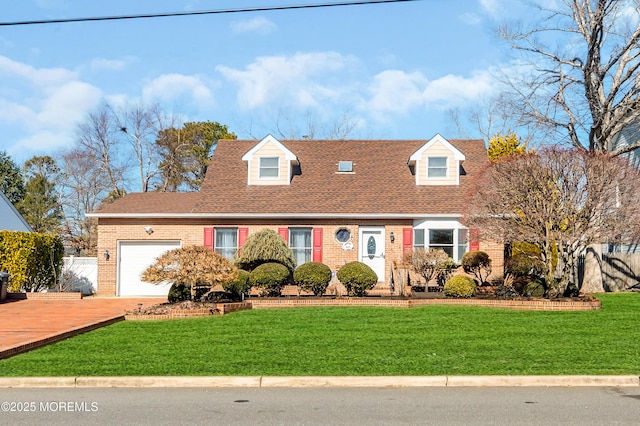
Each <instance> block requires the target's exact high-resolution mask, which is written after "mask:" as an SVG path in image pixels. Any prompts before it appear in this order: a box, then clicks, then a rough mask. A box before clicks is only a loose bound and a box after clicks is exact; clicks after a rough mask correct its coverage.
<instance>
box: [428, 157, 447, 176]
mask: <svg viewBox="0 0 640 426" xmlns="http://www.w3.org/2000/svg"><path fill="white" fill-rule="evenodd" d="M427 177H428V178H446V177H447V157H429V158H427Z"/></svg>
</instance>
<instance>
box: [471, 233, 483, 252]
mask: <svg viewBox="0 0 640 426" xmlns="http://www.w3.org/2000/svg"><path fill="white" fill-rule="evenodd" d="M478 250H480V230H479V229H469V251H478Z"/></svg>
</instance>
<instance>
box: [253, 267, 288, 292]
mask: <svg viewBox="0 0 640 426" xmlns="http://www.w3.org/2000/svg"><path fill="white" fill-rule="evenodd" d="M290 275H291V273H290V271H289V268H287V267H286V266H284V265H283V264H281V263H263V264H262V265H260V266H258V267H257V268H255V269H254V270H253V271H251V274H250V275H249V284H250V285H251V286H255V287H258V288H260V289H262V296H280V292H281V291H282V287H283V286H284V285H286V284H288V283H289V281H290V280H289V277H290Z"/></svg>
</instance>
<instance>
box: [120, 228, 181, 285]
mask: <svg viewBox="0 0 640 426" xmlns="http://www.w3.org/2000/svg"><path fill="white" fill-rule="evenodd" d="M180 246H181V244H180V241H179V240H177V241H120V242H119V243H118V296H166V295H167V294H168V293H169V288H170V284H158V285H156V284H151V283H146V282H144V281H141V280H140V274H142V272H143V271H144V270H145V269H147V267H148V266H149V265H151V264H152V263H153V262H154V261H155V260H156V258H157V257H158V256H160V255H161V254H162V253H164V252H165V251H167V250H173V249H176V248H180Z"/></svg>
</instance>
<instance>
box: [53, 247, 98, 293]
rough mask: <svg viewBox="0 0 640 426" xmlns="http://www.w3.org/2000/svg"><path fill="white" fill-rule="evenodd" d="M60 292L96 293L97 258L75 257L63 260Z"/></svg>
mask: <svg viewBox="0 0 640 426" xmlns="http://www.w3.org/2000/svg"><path fill="white" fill-rule="evenodd" d="M63 260H64V264H63V266H62V280H61V281H62V282H61V283H60V286H61V290H62V291H81V292H82V294H95V293H97V292H98V258H97V257H75V256H69V257H65V258H63Z"/></svg>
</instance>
